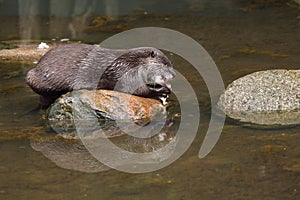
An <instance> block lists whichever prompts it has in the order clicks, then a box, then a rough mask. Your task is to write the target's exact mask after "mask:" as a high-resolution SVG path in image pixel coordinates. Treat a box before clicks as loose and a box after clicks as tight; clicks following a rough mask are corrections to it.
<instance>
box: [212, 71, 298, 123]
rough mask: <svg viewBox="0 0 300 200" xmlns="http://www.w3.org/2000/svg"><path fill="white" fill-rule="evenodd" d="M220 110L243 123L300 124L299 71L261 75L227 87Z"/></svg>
mask: <svg viewBox="0 0 300 200" xmlns="http://www.w3.org/2000/svg"><path fill="white" fill-rule="evenodd" d="M218 107H219V108H220V109H221V110H222V111H223V112H224V113H225V114H226V115H227V116H228V117H230V118H233V119H236V120H239V121H241V122H249V123H253V124H258V125H267V126H275V125H280V126H281V125H296V124H300V70H285V69H278V70H267V71H258V72H254V73H252V74H249V75H246V76H244V77H241V78H239V79H237V80H235V81H233V82H232V83H231V84H229V85H228V87H227V88H226V90H225V92H224V93H223V94H222V95H221V96H220V99H219V102H218Z"/></svg>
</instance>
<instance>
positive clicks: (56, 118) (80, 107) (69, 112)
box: [47, 90, 166, 137]
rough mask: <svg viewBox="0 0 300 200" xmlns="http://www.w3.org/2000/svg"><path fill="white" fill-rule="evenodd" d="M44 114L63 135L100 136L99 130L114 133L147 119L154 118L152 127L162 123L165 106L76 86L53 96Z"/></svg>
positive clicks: (147, 100)
mask: <svg viewBox="0 0 300 200" xmlns="http://www.w3.org/2000/svg"><path fill="white" fill-rule="evenodd" d="M47 118H48V120H49V123H50V125H51V127H52V128H53V129H54V130H55V131H56V132H57V133H62V134H64V135H65V136H66V137H67V136H71V137H73V136H75V135H76V132H80V133H83V134H86V136H87V135H88V136H95V135H97V136H99V135H101V136H104V135H103V134H102V132H101V131H104V134H105V137H115V136H120V135H123V134H124V132H126V131H134V129H135V128H137V127H139V126H140V125H146V124H148V123H150V122H155V121H156V122H157V123H153V124H154V126H153V129H155V126H160V127H161V126H163V124H164V122H165V121H166V108H165V106H163V105H162V104H161V103H160V101H158V100H154V99H149V98H142V97H138V96H133V95H129V94H125V93H120V92H116V91H110V90H96V91H88V90H78V91H73V92H70V93H67V94H65V95H63V96H62V97H60V98H59V99H57V100H56V102H55V103H54V104H53V105H52V106H51V107H50V108H49V110H48V114H47ZM161 122H163V123H161ZM134 125H138V126H137V127H135V126H134ZM99 130H100V132H99Z"/></svg>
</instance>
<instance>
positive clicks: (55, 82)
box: [26, 44, 94, 95]
mask: <svg viewBox="0 0 300 200" xmlns="http://www.w3.org/2000/svg"><path fill="white" fill-rule="evenodd" d="M93 48H94V46H93V45H88V44H69V45H61V46H58V47H56V48H53V49H52V50H50V51H49V52H47V53H46V54H45V55H44V56H43V57H42V58H41V59H40V61H39V62H38V64H37V66H36V67H35V68H33V69H31V70H30V71H29V72H28V74H27V77H26V79H27V83H28V84H29V85H30V87H31V88H32V89H33V90H34V91H35V92H37V93H39V94H42V95H43V94H44V93H47V94H49V93H51V91H53V92H55V93H59V92H60V90H61V92H67V91H71V85H72V84H73V82H74V79H75V78H76V75H77V72H78V69H79V67H80V62H81V60H83V59H84V58H86V57H87V55H88V53H89V52H90V51H91V50H92V49H93Z"/></svg>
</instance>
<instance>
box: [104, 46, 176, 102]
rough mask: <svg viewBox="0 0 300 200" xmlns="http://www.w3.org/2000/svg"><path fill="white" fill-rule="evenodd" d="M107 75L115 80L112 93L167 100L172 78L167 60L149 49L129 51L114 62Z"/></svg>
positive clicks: (156, 50)
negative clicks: (114, 91) (165, 98)
mask: <svg viewBox="0 0 300 200" xmlns="http://www.w3.org/2000/svg"><path fill="white" fill-rule="evenodd" d="M105 73H106V72H105ZM109 74H110V75H112V74H113V76H114V77H115V78H116V80H115V81H116V83H115V88H114V89H115V90H117V91H121V92H126V93H130V94H134V95H137V96H142V97H150V98H160V97H167V96H168V94H169V93H171V90H172V89H171V84H170V82H169V81H170V80H171V79H173V78H174V77H175V71H174V69H173V66H172V64H171V62H170V61H169V59H168V58H167V57H166V56H165V55H164V54H163V52H161V51H160V50H158V49H156V48H152V47H141V48H134V49H130V50H128V51H127V52H126V53H124V54H123V55H121V56H120V57H118V58H117V59H116V60H115V61H114V62H113V64H112V67H111V68H110V71H109ZM106 77H107V78H108V76H106Z"/></svg>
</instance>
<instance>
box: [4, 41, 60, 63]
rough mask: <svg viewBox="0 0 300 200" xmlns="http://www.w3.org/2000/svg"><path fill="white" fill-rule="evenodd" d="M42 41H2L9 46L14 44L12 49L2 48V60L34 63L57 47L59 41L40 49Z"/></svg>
mask: <svg viewBox="0 0 300 200" xmlns="http://www.w3.org/2000/svg"><path fill="white" fill-rule="evenodd" d="M40 42H41V41H27V40H19V41H7V42H2V43H3V44H6V45H8V46H14V47H16V48H12V49H2V50H0V62H20V63H24V64H32V63H33V62H37V61H38V60H39V59H40V58H41V57H42V56H43V55H44V54H45V53H47V52H48V51H49V50H50V49H52V48H53V47H56V46H57V45H58V43H54V42H52V43H51V44H50V43H49V42H48V44H49V48H45V49H38V46H39V43H40Z"/></svg>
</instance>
